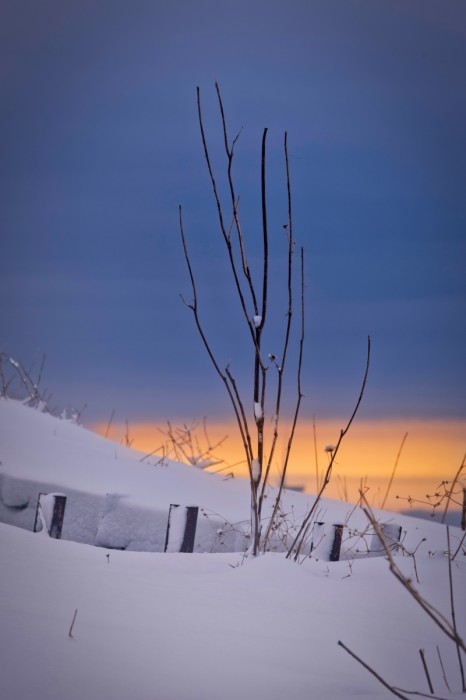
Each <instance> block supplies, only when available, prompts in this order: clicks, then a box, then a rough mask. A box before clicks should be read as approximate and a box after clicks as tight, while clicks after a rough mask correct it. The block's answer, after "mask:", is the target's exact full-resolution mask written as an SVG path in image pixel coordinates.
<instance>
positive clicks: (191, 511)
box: [164, 503, 199, 554]
mask: <svg viewBox="0 0 466 700" xmlns="http://www.w3.org/2000/svg"><path fill="white" fill-rule="evenodd" d="M198 513H199V508H198V507H197V506H180V505H178V504H175V503H172V504H171V505H170V510H169V513H168V522H167V534H166V537H165V548H164V552H184V553H187V554H191V553H192V552H193V551H194V539H195V537H196V526H197V516H198Z"/></svg>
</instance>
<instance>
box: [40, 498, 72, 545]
mask: <svg viewBox="0 0 466 700" xmlns="http://www.w3.org/2000/svg"><path fill="white" fill-rule="evenodd" d="M65 507H66V496H64V495H63V494H61V493H40V494H39V498H38V499H37V508H36V518H35V521H34V532H40V531H43V532H46V533H47V534H48V535H49V537H52V538H53V539H56V540H59V539H60V538H61V531H62V528H63V519H64V517H65ZM39 526H40V527H39Z"/></svg>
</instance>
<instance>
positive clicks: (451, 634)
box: [361, 494, 466, 653]
mask: <svg viewBox="0 0 466 700" xmlns="http://www.w3.org/2000/svg"><path fill="white" fill-rule="evenodd" d="M361 500H362V502H364V504H365V507H364V508H363V511H364V513H365V515H366V517H367V519H368V520H369V522H370V523H371V525H372V527H373V528H374V530H375V531H376V533H377V535H378V537H379V539H380V541H381V543H382V546H383V549H384V552H385V554H386V556H387V559H388V563H389V567H390V571H391V572H392V574H393V575H394V576H395V578H396V579H398V581H399V582H400V583H401V584H402V586H404V588H406V590H407V591H408V593H409V594H410V595H411V596H412V597H413V598H414V600H415V601H416V602H417V603H418V604H419V605H420V607H421V608H422V609H423V610H424V612H426V613H427V615H428V616H429V617H430V618H431V619H432V620H433V621H434V622H435V624H436V625H437V626H438V627H439V628H440V629H441V630H442V632H443V633H444V634H446V635H447V637H448V638H449V639H451V640H452V641H453V642H455V644H458V645H459V646H460V647H461V649H462V650H463V651H464V652H465V653H466V646H465V644H464V642H463V640H462V639H461V637H460V636H459V635H458V632H457V631H456V629H455V628H454V626H453V625H452V624H451V623H450V621H449V620H447V618H446V617H445V616H444V615H443V614H442V613H441V612H440V611H439V610H437V609H436V608H434V606H433V605H431V604H430V603H429V602H428V601H427V600H425V598H423V597H422V596H421V594H420V593H419V591H417V590H416V588H414V586H413V584H412V582H411V579H409V578H407V577H406V576H405V575H404V574H403V572H402V571H401V569H400V568H399V567H398V565H397V564H396V562H395V559H394V557H393V554H392V552H391V551H390V548H389V546H388V544H387V542H386V539H385V537H384V535H383V533H382V530H381V529H380V526H379V524H378V522H377V520H376V519H375V516H374V513H373V512H372V509H371V507H370V505H369V503H368V502H367V499H366V497H365V496H364V494H361Z"/></svg>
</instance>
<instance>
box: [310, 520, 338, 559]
mask: <svg viewBox="0 0 466 700" xmlns="http://www.w3.org/2000/svg"><path fill="white" fill-rule="evenodd" d="M344 527H345V526H344V525H342V524H336V525H330V524H328V523H323V522H315V523H314V524H313V526H312V537H311V551H312V553H313V555H314V556H316V557H318V558H319V559H323V560H324V561H339V560H340V551H341V543H342V540H343V530H344Z"/></svg>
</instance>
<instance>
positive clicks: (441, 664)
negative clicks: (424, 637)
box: [437, 644, 451, 693]
mask: <svg viewBox="0 0 466 700" xmlns="http://www.w3.org/2000/svg"><path fill="white" fill-rule="evenodd" d="M437 655H438V660H439V662H440V668H441V669H442V674H443V680H444V681H445V685H446V686H447V689H448V691H449V692H450V693H451V690H450V686H449V685H448V681H447V676H446V673H445V668H444V667H443V661H442V657H441V655H440V649H439V646H438V644H437Z"/></svg>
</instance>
